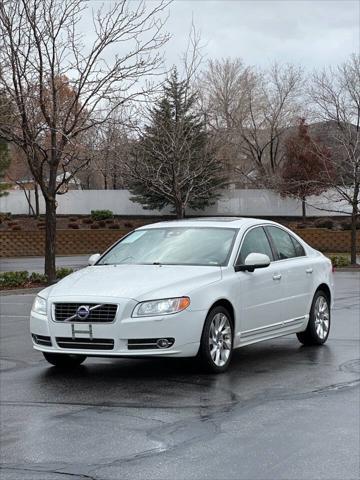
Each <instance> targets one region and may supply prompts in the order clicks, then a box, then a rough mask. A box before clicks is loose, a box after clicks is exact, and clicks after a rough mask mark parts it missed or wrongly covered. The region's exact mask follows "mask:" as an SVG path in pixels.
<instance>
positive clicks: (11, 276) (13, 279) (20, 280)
mask: <svg viewBox="0 0 360 480" xmlns="http://www.w3.org/2000/svg"><path fill="white" fill-rule="evenodd" d="M72 272H73V269H72V268H66V267H63V268H57V269H56V278H57V279H58V280H60V279H61V278H64V277H66V276H67V275H69V274H70V273H72ZM47 283H48V281H47V277H46V275H44V274H43V273H37V272H32V273H31V274H29V272H25V271H24V272H0V288H2V289H6V288H16V287H27V286H29V284H36V285H46V284H47Z"/></svg>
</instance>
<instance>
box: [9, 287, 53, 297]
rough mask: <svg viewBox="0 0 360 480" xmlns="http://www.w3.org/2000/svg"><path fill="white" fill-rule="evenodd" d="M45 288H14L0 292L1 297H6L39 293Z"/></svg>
mask: <svg viewBox="0 0 360 480" xmlns="http://www.w3.org/2000/svg"><path fill="white" fill-rule="evenodd" d="M44 288H46V287H34V288H14V289H12V290H0V297H5V296H7V295H27V294H31V293H37V292H40V290H43V289H44Z"/></svg>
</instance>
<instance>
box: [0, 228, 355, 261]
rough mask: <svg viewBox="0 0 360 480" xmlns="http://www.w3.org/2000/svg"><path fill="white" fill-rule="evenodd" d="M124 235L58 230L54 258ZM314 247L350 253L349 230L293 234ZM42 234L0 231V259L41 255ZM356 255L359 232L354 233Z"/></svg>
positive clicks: (92, 250) (104, 244)
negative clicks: (355, 237)
mask: <svg viewBox="0 0 360 480" xmlns="http://www.w3.org/2000/svg"><path fill="white" fill-rule="evenodd" d="M126 233H127V230H70V229H69V230H58V232H57V248H56V253H57V254H58V255H79V254H91V253H97V252H103V251H104V250H106V249H107V248H108V247H109V246H110V245H111V244H113V243H114V242H116V241H117V240H118V239H119V238H121V237H122V236H123V235H125V234H126ZM296 233H297V234H298V235H299V236H300V237H302V238H303V239H304V240H305V241H306V242H307V243H309V244H310V245H311V246H313V247H314V248H316V249H318V250H321V251H325V252H350V231H349V230H344V231H334V230H326V229H322V228H306V229H299V230H298V231H297V232H296ZM44 242H45V231H44V230H37V231H25V230H24V231H2V232H1V231H0V257H27V256H42V255H44ZM357 246H358V252H360V231H359V232H357Z"/></svg>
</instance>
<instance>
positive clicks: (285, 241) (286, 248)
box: [267, 227, 298, 260]
mask: <svg viewBox="0 0 360 480" xmlns="http://www.w3.org/2000/svg"><path fill="white" fill-rule="evenodd" d="M267 231H268V232H269V234H270V235H271V238H272V241H273V243H274V246H275V248H276V250H277V253H278V257H279V260H285V259H286V258H293V257H297V256H298V255H297V254H296V250H295V245H294V243H293V241H292V239H291V237H290V235H289V234H288V233H287V232H285V230H282V229H281V228H278V227H267Z"/></svg>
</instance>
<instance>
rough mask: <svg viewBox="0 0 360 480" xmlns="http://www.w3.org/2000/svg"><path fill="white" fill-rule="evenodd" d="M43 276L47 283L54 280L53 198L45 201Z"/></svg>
mask: <svg viewBox="0 0 360 480" xmlns="http://www.w3.org/2000/svg"><path fill="white" fill-rule="evenodd" d="M45 204H46V216H45V275H46V276H47V279H48V282H49V283H54V281H55V279H56V266H55V249H56V201H55V198H52V199H49V198H47V199H45Z"/></svg>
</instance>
